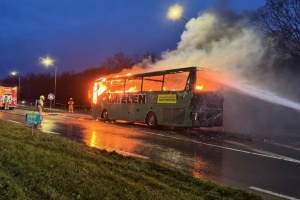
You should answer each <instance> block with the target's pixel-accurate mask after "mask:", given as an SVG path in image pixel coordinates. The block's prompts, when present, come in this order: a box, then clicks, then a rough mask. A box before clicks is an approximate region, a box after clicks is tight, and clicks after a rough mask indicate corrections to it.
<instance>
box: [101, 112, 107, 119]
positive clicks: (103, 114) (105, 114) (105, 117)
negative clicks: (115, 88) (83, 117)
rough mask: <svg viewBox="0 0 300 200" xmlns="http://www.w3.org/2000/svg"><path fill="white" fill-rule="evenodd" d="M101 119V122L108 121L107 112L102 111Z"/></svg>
mask: <svg viewBox="0 0 300 200" xmlns="http://www.w3.org/2000/svg"><path fill="white" fill-rule="evenodd" d="M101 118H102V119H103V120H108V112H107V110H103V111H102V115H101Z"/></svg>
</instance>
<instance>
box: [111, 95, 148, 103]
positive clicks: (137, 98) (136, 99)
mask: <svg viewBox="0 0 300 200" xmlns="http://www.w3.org/2000/svg"><path fill="white" fill-rule="evenodd" d="M107 103H135V104H145V103H146V94H132V95H128V96H125V97H124V96H122V95H117V96H115V97H114V98H111V99H108V100H107Z"/></svg>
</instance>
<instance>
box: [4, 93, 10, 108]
mask: <svg viewBox="0 0 300 200" xmlns="http://www.w3.org/2000/svg"><path fill="white" fill-rule="evenodd" d="M4 109H5V110H8V109H9V98H8V96H7V95H5V97H4Z"/></svg>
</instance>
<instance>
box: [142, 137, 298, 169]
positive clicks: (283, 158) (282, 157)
mask: <svg viewBox="0 0 300 200" xmlns="http://www.w3.org/2000/svg"><path fill="white" fill-rule="evenodd" d="M142 132H144V133H149V134H152V135H158V136H162V137H166V138H172V139H177V140H184V139H182V138H178V137H172V136H167V135H162V134H156V133H152V132H149V131H142ZM185 141H189V142H194V143H197V144H202V145H206V146H212V147H216V148H220V149H226V150H231V151H237V152H241V153H246V154H252V155H256V156H261V157H267V158H273V159H277V160H285V161H288V162H294V163H298V164H300V160H296V159H293V158H289V157H284V156H280V157H279V156H271V155H266V154H261V153H255V152H250V151H245V150H240V149H234V148H230V147H223V146H219V145H215V144H209V143H205V142H199V141H195V140H190V139H187V140H185Z"/></svg>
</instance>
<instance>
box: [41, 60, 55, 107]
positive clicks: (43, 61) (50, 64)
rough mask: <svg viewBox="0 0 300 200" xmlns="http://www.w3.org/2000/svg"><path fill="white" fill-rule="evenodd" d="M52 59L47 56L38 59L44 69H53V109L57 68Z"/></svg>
mask: <svg viewBox="0 0 300 200" xmlns="http://www.w3.org/2000/svg"><path fill="white" fill-rule="evenodd" d="M54 61H55V60H54V59H53V58H51V57H49V56H47V57H44V58H43V57H41V58H40V63H41V64H42V65H44V66H45V67H51V66H54V67H55V72H54V107H55V99H56V73H57V66H56V65H54Z"/></svg>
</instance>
